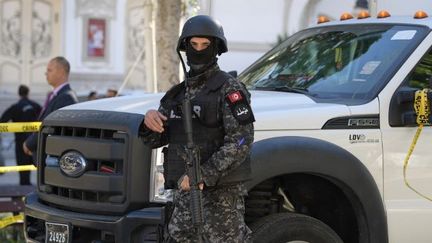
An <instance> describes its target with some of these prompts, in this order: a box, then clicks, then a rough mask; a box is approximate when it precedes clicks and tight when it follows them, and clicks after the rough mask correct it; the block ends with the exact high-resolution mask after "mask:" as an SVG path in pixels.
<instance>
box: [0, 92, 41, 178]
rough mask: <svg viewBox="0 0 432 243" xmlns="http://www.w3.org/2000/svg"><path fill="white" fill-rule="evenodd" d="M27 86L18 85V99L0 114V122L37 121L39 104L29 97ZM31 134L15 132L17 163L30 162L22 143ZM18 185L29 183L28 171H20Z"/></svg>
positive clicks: (25, 163)
mask: <svg viewBox="0 0 432 243" xmlns="http://www.w3.org/2000/svg"><path fill="white" fill-rule="evenodd" d="M29 92H30V90H29V88H28V87H27V86H25V85H20V86H19V87H18V95H19V97H20V98H19V101H18V102H17V103H15V104H13V105H11V106H10V107H9V108H8V109H7V110H6V111H5V112H4V113H3V114H2V116H1V118H0V122H9V121H12V122H33V121H37V118H38V116H39V113H40V111H41V106H40V105H39V104H38V103H36V102H34V101H32V100H30V99H29ZM30 135H31V133H28V132H21V133H15V159H16V163H17V165H30V164H32V162H33V161H32V157H31V156H29V155H27V154H25V153H24V150H23V146H22V144H23V143H24V141H25V140H26V139H27V138H28V137H29V136H30ZM19 175H20V185H30V184H31V183H30V171H21V172H20V173H19Z"/></svg>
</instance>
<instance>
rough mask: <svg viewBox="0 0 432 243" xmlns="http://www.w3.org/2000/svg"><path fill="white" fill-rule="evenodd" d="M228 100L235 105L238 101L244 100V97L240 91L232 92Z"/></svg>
mask: <svg viewBox="0 0 432 243" xmlns="http://www.w3.org/2000/svg"><path fill="white" fill-rule="evenodd" d="M228 99H229V101H230V102H231V103H232V104H233V103H236V102H237V101H240V100H242V99H243V96H242V94H241V93H240V91H235V92H232V93H231V94H229V95H228Z"/></svg>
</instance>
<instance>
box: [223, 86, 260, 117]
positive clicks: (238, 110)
mask: <svg viewBox="0 0 432 243" xmlns="http://www.w3.org/2000/svg"><path fill="white" fill-rule="evenodd" d="M225 99H226V101H227V102H228V105H229V107H230V109H231V112H232V114H233V116H234V118H235V119H236V120H237V121H238V122H239V124H241V125H246V124H249V123H252V122H254V121H255V117H254V115H253V113H252V109H251V107H250V105H249V103H248V102H247V99H246V96H245V95H244V93H243V92H242V91H241V90H237V91H233V92H231V93H229V94H228V95H227V96H226V97H225Z"/></svg>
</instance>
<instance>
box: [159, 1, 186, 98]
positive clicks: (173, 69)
mask: <svg viewBox="0 0 432 243" xmlns="http://www.w3.org/2000/svg"><path fill="white" fill-rule="evenodd" d="M157 4H158V6H157V10H156V11H157V12H156V13H157V14H156V70H157V79H158V87H157V89H158V91H167V90H168V89H169V88H170V87H171V86H173V85H174V84H177V83H179V58H178V56H177V53H176V50H175V49H176V47H177V40H178V37H179V28H180V19H181V16H182V0H159V1H157Z"/></svg>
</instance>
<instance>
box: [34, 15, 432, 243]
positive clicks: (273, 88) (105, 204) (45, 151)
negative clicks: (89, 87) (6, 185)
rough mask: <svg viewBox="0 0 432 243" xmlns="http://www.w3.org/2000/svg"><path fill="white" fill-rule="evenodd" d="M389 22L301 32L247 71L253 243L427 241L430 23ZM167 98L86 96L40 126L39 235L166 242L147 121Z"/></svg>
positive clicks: (44, 238) (335, 24) (431, 170)
mask: <svg viewBox="0 0 432 243" xmlns="http://www.w3.org/2000/svg"><path fill="white" fill-rule="evenodd" d="M381 17H382V18H376V17H367V18H362V19H356V18H353V19H347V20H344V21H330V22H327V23H322V24H318V25H316V26H314V27H311V28H308V29H305V30H302V31H300V32H298V33H296V34H295V35H293V36H291V37H290V38H288V39H287V40H286V41H285V42H283V43H281V44H280V45H278V46H277V47H275V48H274V49H272V50H271V51H269V52H268V53H267V54H265V55H264V56H263V57H262V58H260V59H259V60H258V61H256V62H255V63H254V64H253V65H251V66H250V67H249V68H248V69H247V70H245V71H244V72H243V73H241V74H240V75H239V77H238V78H239V80H241V81H242V82H244V83H245V85H246V86H247V87H248V89H249V90H250V92H251V93H252V108H253V110H254V113H255V118H256V123H255V142H254V145H253V148H252V156H251V159H252V172H253V179H252V180H251V181H249V182H248V188H249V196H248V197H247V199H246V220H247V223H248V224H249V225H250V227H251V228H252V229H253V231H254V241H255V242H291V241H302V242H311V243H326V242H329V243H330V242H332V243H334V242H355V243H386V242H391V243H406V242H416V243H422V242H423V243H427V242H431V238H432V231H430V230H429V229H428V227H429V226H430V225H432V202H430V201H428V200H426V199H424V198H422V197H420V196H419V195H417V194H416V193H414V192H413V191H412V190H410V189H409V188H408V187H407V186H405V184H404V177H403V173H402V171H403V163H404V158H405V156H406V154H407V151H408V148H409V147H410V144H411V141H412V138H413V136H414V134H415V132H416V129H417V127H416V122H415V118H416V114H415V112H414V109H413V101H414V92H415V91H416V90H420V89H423V88H427V87H430V82H431V81H432V80H431V77H432V76H431V75H432V49H431V47H432V33H431V28H432V19H431V18H428V17H425V18H422V17H421V16H418V18H414V17H386V15H385V14H384V15H382V16H381ZM161 96H162V94H150V95H143V96H128V97H120V98H114V99H105V100H97V101H93V102H85V103H80V104H77V105H73V106H69V107H66V108H64V109H61V110H59V111H57V112H54V113H52V114H51V115H50V116H49V117H48V118H47V119H46V120H44V121H43V124H42V129H41V131H40V134H39V164H38V168H39V170H38V185H37V192H36V193H33V194H31V195H29V196H28V197H27V198H26V209H25V229H26V237H27V240H28V241H29V242H157V241H158V240H159V239H160V236H161V234H162V230H163V228H162V227H161V225H163V223H164V221H165V216H164V215H165V214H164V210H165V208H164V205H165V203H166V200H167V199H168V196H169V193H168V192H167V191H165V190H164V189H163V178H162V177H161V166H160V164H161V154H160V150H153V151H152V150H151V149H149V148H147V147H146V146H145V145H144V144H143V143H142V141H141V139H140V137H139V127H140V124H141V122H142V120H143V116H144V114H145V112H146V111H147V110H148V109H150V108H153V109H154V108H157V107H158V105H159V99H160V98H161ZM431 140H432V128H431V127H429V126H425V128H424V129H423V132H422V134H421V136H420V138H419V141H418V142H417V145H416V147H415V150H414V153H413V155H412V157H411V160H410V165H409V169H408V172H407V177H408V179H409V181H410V183H411V184H412V186H413V187H415V188H416V189H418V190H419V191H421V192H423V193H425V194H426V195H432V149H431V147H430V146H431V145H430V141H431ZM59 163H63V164H64V163H66V164H67V163H69V164H68V167H67V169H66V170H65V169H64V166H59ZM59 239H60V240H59Z"/></svg>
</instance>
